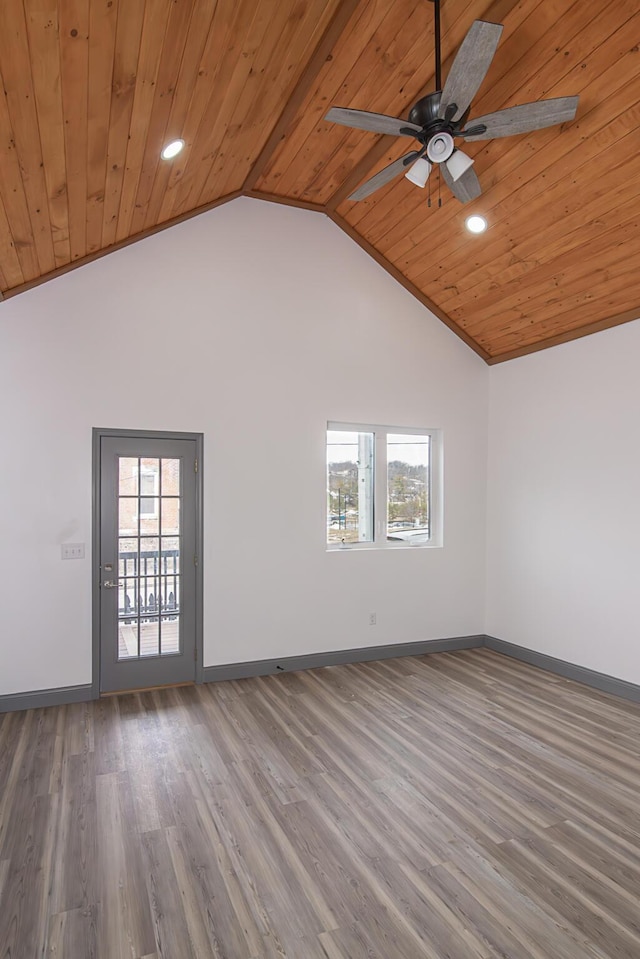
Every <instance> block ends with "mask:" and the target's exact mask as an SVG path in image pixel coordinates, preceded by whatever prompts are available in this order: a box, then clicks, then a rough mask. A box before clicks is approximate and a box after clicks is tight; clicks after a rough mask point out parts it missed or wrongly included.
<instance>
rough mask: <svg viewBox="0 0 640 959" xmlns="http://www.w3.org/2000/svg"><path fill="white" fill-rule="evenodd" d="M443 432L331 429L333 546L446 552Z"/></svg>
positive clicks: (329, 484) (329, 491) (330, 531)
mask: <svg viewBox="0 0 640 959" xmlns="http://www.w3.org/2000/svg"><path fill="white" fill-rule="evenodd" d="M441 445H442V440H441V434H440V432H439V431H438V430H426V429H424V430H422V429H413V428H404V429H403V428H392V427H386V426H356V425H354V424H346V423H345V424H343V423H329V424H328V426H327V545H328V546H329V547H347V546H356V545H357V546H360V547H366V546H369V547H371V546H374V547H378V546H407V545H409V546H440V545H441V544H442V521H441V493H440V487H441V479H440V473H441V461H442V451H441Z"/></svg>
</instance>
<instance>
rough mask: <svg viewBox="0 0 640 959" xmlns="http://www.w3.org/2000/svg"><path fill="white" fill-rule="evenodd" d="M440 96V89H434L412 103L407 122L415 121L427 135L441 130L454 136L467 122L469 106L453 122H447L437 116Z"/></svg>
mask: <svg viewBox="0 0 640 959" xmlns="http://www.w3.org/2000/svg"><path fill="white" fill-rule="evenodd" d="M441 98H442V91H441V90H436V91H435V93H429V94H428V95H427V96H426V97H422V98H421V99H420V100H418V102H417V103H414V105H413V106H412V107H411V112H410V113H409V123H415V124H416V126H419V127H423V128H424V130H425V133H426V134H428V135H429V136H432V135H433V134H434V133H440V132H441V131H442V130H445V131H446V132H447V133H451V134H452V135H454V136H455V134H456V132H457V131H458V130H461V129H462V127H463V126H464V124H465V123H466V122H467V119H468V117H469V113H470V112H471V108H469V109H468V110H466V112H465V113H464V114H463V116H461V117H460V119H459V120H457V121H456V122H455V123H449V122H448V121H447V120H444V119H443V118H442V117H439V116H438V110H439V109H440V100H441Z"/></svg>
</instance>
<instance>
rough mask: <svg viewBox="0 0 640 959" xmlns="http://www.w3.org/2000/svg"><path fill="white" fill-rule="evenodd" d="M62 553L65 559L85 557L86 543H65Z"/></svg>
mask: <svg viewBox="0 0 640 959" xmlns="http://www.w3.org/2000/svg"><path fill="white" fill-rule="evenodd" d="M60 554H61V556H62V558H63V559H84V543H63V544H62V546H61V547H60Z"/></svg>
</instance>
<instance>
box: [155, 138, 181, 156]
mask: <svg viewBox="0 0 640 959" xmlns="http://www.w3.org/2000/svg"><path fill="white" fill-rule="evenodd" d="M183 147H184V140H172V141H171V143H167V145H166V147H165V148H164V150H163V151H162V153H161V154H160V155H161V157H162V159H163V160H172V159H173V158H174V157H177V156H178V154H179V153H180V151H181V150H182V148H183Z"/></svg>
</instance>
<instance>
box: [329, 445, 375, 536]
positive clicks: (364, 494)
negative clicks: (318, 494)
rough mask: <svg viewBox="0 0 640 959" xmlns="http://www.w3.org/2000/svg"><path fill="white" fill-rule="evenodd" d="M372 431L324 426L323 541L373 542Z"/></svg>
mask: <svg viewBox="0 0 640 959" xmlns="http://www.w3.org/2000/svg"><path fill="white" fill-rule="evenodd" d="M373 463H374V443H373V433H354V432H348V431H347V430H327V542H328V543H340V542H344V543H371V542H373Z"/></svg>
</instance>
